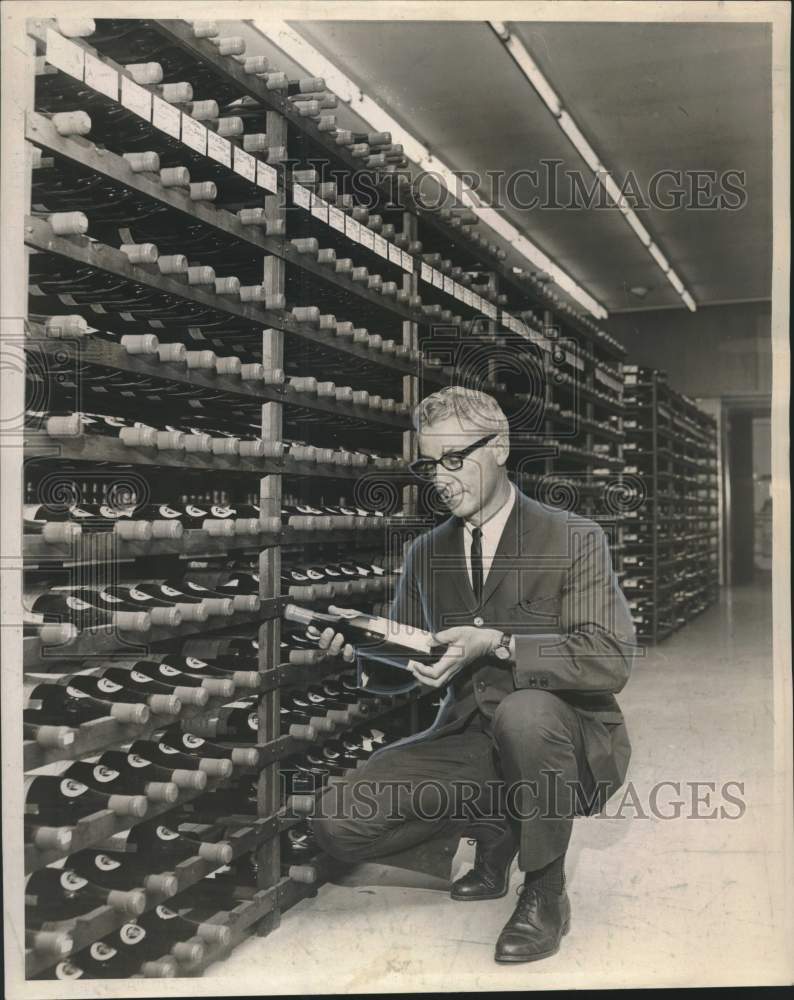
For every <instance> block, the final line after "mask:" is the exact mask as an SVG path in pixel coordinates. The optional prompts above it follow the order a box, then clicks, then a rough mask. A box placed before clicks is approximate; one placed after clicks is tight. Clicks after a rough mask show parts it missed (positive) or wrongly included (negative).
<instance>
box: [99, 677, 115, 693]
mask: <svg viewBox="0 0 794 1000" xmlns="http://www.w3.org/2000/svg"><path fill="white" fill-rule="evenodd" d="M96 686H97V688H98V689H99V690H100V691H102V692H103V694H117V693H118V692H119V691H121V684H116V682H115V681H111V680H109V679H108V678H107V677H100V678H99V680H98V681H97V684H96Z"/></svg>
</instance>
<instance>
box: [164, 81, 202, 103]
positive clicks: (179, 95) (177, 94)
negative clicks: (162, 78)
mask: <svg viewBox="0 0 794 1000" xmlns="http://www.w3.org/2000/svg"><path fill="white" fill-rule="evenodd" d="M157 89H158V90H159V91H160V97H162V99H163V100H164V101H167V102H168V103H169V104H189V103H190V102H191V101H192V100H193V87H192V86H191V85H190V84H189V83H187V82H186V81H180V82H179V83H161V84H160V85H159V86H158V88H157Z"/></svg>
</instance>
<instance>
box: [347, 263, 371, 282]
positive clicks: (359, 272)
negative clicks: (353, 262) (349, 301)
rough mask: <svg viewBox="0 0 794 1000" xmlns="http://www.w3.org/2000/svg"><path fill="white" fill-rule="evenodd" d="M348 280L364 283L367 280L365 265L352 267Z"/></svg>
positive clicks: (367, 272)
mask: <svg viewBox="0 0 794 1000" xmlns="http://www.w3.org/2000/svg"><path fill="white" fill-rule="evenodd" d="M350 280H351V281H355V282H356V284H358V285H366V284H367V282H368V281H369V271H368V270H367V268H366V267H354V268H353V270H352V271H351V272H350Z"/></svg>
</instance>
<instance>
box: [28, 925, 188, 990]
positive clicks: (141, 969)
mask: <svg viewBox="0 0 794 1000" xmlns="http://www.w3.org/2000/svg"><path fill="white" fill-rule="evenodd" d="M124 926H127V925H126V924H125V925H124ZM133 926H134V925H133ZM177 970H178V967H177V963H176V961H175V960H174V959H168V958H166V959H164V960H162V961H157V962H143V963H139V962H135V963H134V964H129V963H127V962H126V961H124V960H123V959H121V958H120V957H119V953H118V951H117V950H116V949H115V948H114V947H113V946H112V945H110V944H108V943H107V942H105V941H95V942H94V943H93V944H91V945H89V946H88V948H85V949H83V951H81V952H80V953H79V954H77V955H73V956H71V957H70V958H67V959H64V960H63V961H62V962H58V963H57V964H56V965H55V966H54V967H53V968H52V969H47V970H46V971H44V972H41V973H38V975H35V976H33V977H32V978H33V979H57V980H71V979H86V980H89V979H123V978H128V977H129V976H132V975H135V974H136V973H140V974H141V975H143V976H146V977H147V978H155V979H169V978H170V979H173V978H174V977H175V976H176V974H177Z"/></svg>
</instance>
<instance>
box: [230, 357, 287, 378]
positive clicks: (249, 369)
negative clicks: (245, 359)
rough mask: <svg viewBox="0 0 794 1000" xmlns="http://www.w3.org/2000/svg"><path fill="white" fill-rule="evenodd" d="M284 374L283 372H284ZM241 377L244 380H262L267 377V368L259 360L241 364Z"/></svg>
mask: <svg viewBox="0 0 794 1000" xmlns="http://www.w3.org/2000/svg"><path fill="white" fill-rule="evenodd" d="M282 374H283V373H282ZM240 378H241V379H242V380H243V381H244V382H261V381H264V378H265V369H264V366H263V365H262V364H260V362H258V361H254V362H251V363H250V364H243V365H240Z"/></svg>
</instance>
